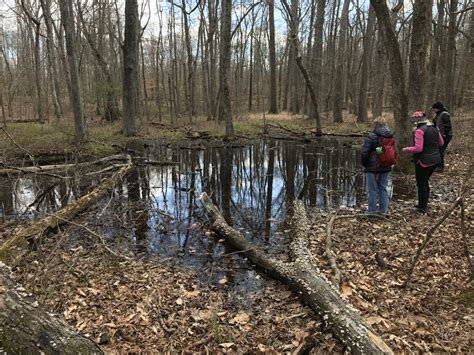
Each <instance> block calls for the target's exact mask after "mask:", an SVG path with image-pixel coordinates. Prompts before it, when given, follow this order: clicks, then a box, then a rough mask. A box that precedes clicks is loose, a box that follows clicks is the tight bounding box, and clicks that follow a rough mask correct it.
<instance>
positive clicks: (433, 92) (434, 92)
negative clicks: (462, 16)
mask: <svg viewBox="0 0 474 355" xmlns="http://www.w3.org/2000/svg"><path fill="white" fill-rule="evenodd" d="M445 4H446V3H445V0H438V6H437V8H438V16H437V23H436V27H435V30H434V38H433V42H432V45H431V55H430V75H429V85H428V100H430V101H435V100H436V99H437V98H438V97H439V83H442V82H443V80H442V78H441V77H439V76H440V75H441V69H442V68H444V66H442V65H441V61H442V59H443V58H444V57H445V56H442V57H441V56H440V54H441V50H442V49H443V48H444V45H443V43H444V29H443V26H444V7H445Z"/></svg>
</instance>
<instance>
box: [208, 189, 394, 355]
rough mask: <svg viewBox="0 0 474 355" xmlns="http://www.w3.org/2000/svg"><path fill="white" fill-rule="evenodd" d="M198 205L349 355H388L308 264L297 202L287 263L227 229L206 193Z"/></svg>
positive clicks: (304, 224)
mask: <svg viewBox="0 0 474 355" xmlns="http://www.w3.org/2000/svg"><path fill="white" fill-rule="evenodd" d="M200 201H201V203H202V205H203V207H204V209H205V210H206V212H207V215H208V216H209V217H210V219H211V221H212V229H213V231H215V232H216V233H217V234H219V235H220V236H222V237H224V238H225V239H226V240H227V242H228V243H229V244H230V245H231V246H232V247H233V248H235V249H236V250H237V251H241V252H242V254H243V255H245V256H246V257H247V258H248V259H249V260H250V261H251V262H252V263H254V264H255V265H257V266H259V267H260V268H262V269H264V270H265V271H266V272H267V273H268V274H269V275H270V276H272V277H273V278H275V279H278V280H280V281H282V282H283V283H285V284H287V285H288V286H289V287H290V288H292V289H293V290H294V291H295V292H296V294H297V295H298V296H299V297H300V298H302V299H303V301H304V302H306V304H308V305H309V306H310V307H311V308H312V309H313V310H315V311H316V312H317V313H319V314H320V315H321V317H322V318H323V320H324V321H325V322H326V323H327V325H328V326H329V328H330V329H331V330H332V332H333V333H334V335H335V336H336V337H337V338H338V339H340V341H341V342H342V343H343V344H344V345H346V346H347V347H348V348H349V349H350V351H351V352H352V353H359V354H362V353H364V354H380V353H386V354H392V353H393V352H392V350H391V349H390V348H389V347H388V345H387V344H385V342H384V341H383V340H382V338H381V337H380V336H379V335H377V334H376V333H375V331H374V330H373V329H372V328H371V327H370V325H369V324H368V323H367V322H366V321H365V320H364V319H363V318H362V317H361V316H360V315H359V314H358V313H357V312H356V311H355V310H354V309H353V308H351V306H349V305H348V304H347V303H346V302H345V301H344V300H343V299H342V297H341V295H340V294H339V292H338V291H337V290H336V289H334V287H333V286H331V285H330V283H329V282H328V281H327V280H326V279H325V278H324V277H323V276H322V275H321V274H320V273H319V270H318V269H317V268H316V267H315V266H314V265H313V264H312V263H311V255H310V253H309V250H308V248H307V244H308V234H309V224H308V221H307V218H306V212H305V210H304V207H303V205H302V202H301V201H296V202H295V206H294V219H293V228H294V235H293V239H292V242H291V244H290V256H291V259H292V260H293V261H292V262H290V263H283V262H280V261H276V260H273V259H270V258H269V257H268V256H267V255H266V254H265V252H264V251H262V250H260V249H259V248H258V247H256V246H255V245H253V244H252V243H249V242H248V241H247V240H246V239H245V238H244V237H243V236H242V234H240V233H239V232H237V231H236V230H235V229H233V228H232V227H230V226H229V225H228V224H227V222H226V221H225V219H224V218H223V217H222V215H221V213H220V212H219V210H218V209H217V207H216V206H215V205H214V204H213V203H212V201H211V200H210V198H209V197H208V195H207V194H206V193H203V194H201V196H200Z"/></svg>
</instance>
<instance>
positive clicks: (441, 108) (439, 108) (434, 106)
mask: <svg viewBox="0 0 474 355" xmlns="http://www.w3.org/2000/svg"><path fill="white" fill-rule="evenodd" d="M431 108H437V109H438V110H440V111H442V110H443V109H444V105H443V104H442V103H441V102H440V101H436V102H434V103H433V105H431Z"/></svg>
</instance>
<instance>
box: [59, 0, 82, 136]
mask: <svg viewBox="0 0 474 355" xmlns="http://www.w3.org/2000/svg"><path fill="white" fill-rule="evenodd" d="M59 8H60V10H61V19H62V22H63V26H64V34H65V38H66V52H67V59H68V63H69V78H70V83H71V90H70V93H69V96H70V98H71V106H72V109H73V113H74V127H75V135H76V138H75V139H76V143H77V144H82V143H84V142H86V141H87V128H86V120H85V118H84V115H83V114H82V99H81V83H80V77H79V68H78V64H77V55H76V45H75V29H74V28H75V26H74V17H73V15H74V13H73V8H72V0H64V1H61V2H60V3H59Z"/></svg>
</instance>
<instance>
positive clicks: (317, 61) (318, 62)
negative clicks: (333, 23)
mask: <svg viewBox="0 0 474 355" xmlns="http://www.w3.org/2000/svg"><path fill="white" fill-rule="evenodd" d="M325 8H326V0H318V6H317V8H316V21H315V24H314V48H313V70H314V78H313V84H314V94H315V96H316V101H317V102H320V100H321V81H322V67H323V34H324V17H325V16H324V12H325ZM312 114H315V113H313V112H312Z"/></svg>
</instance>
